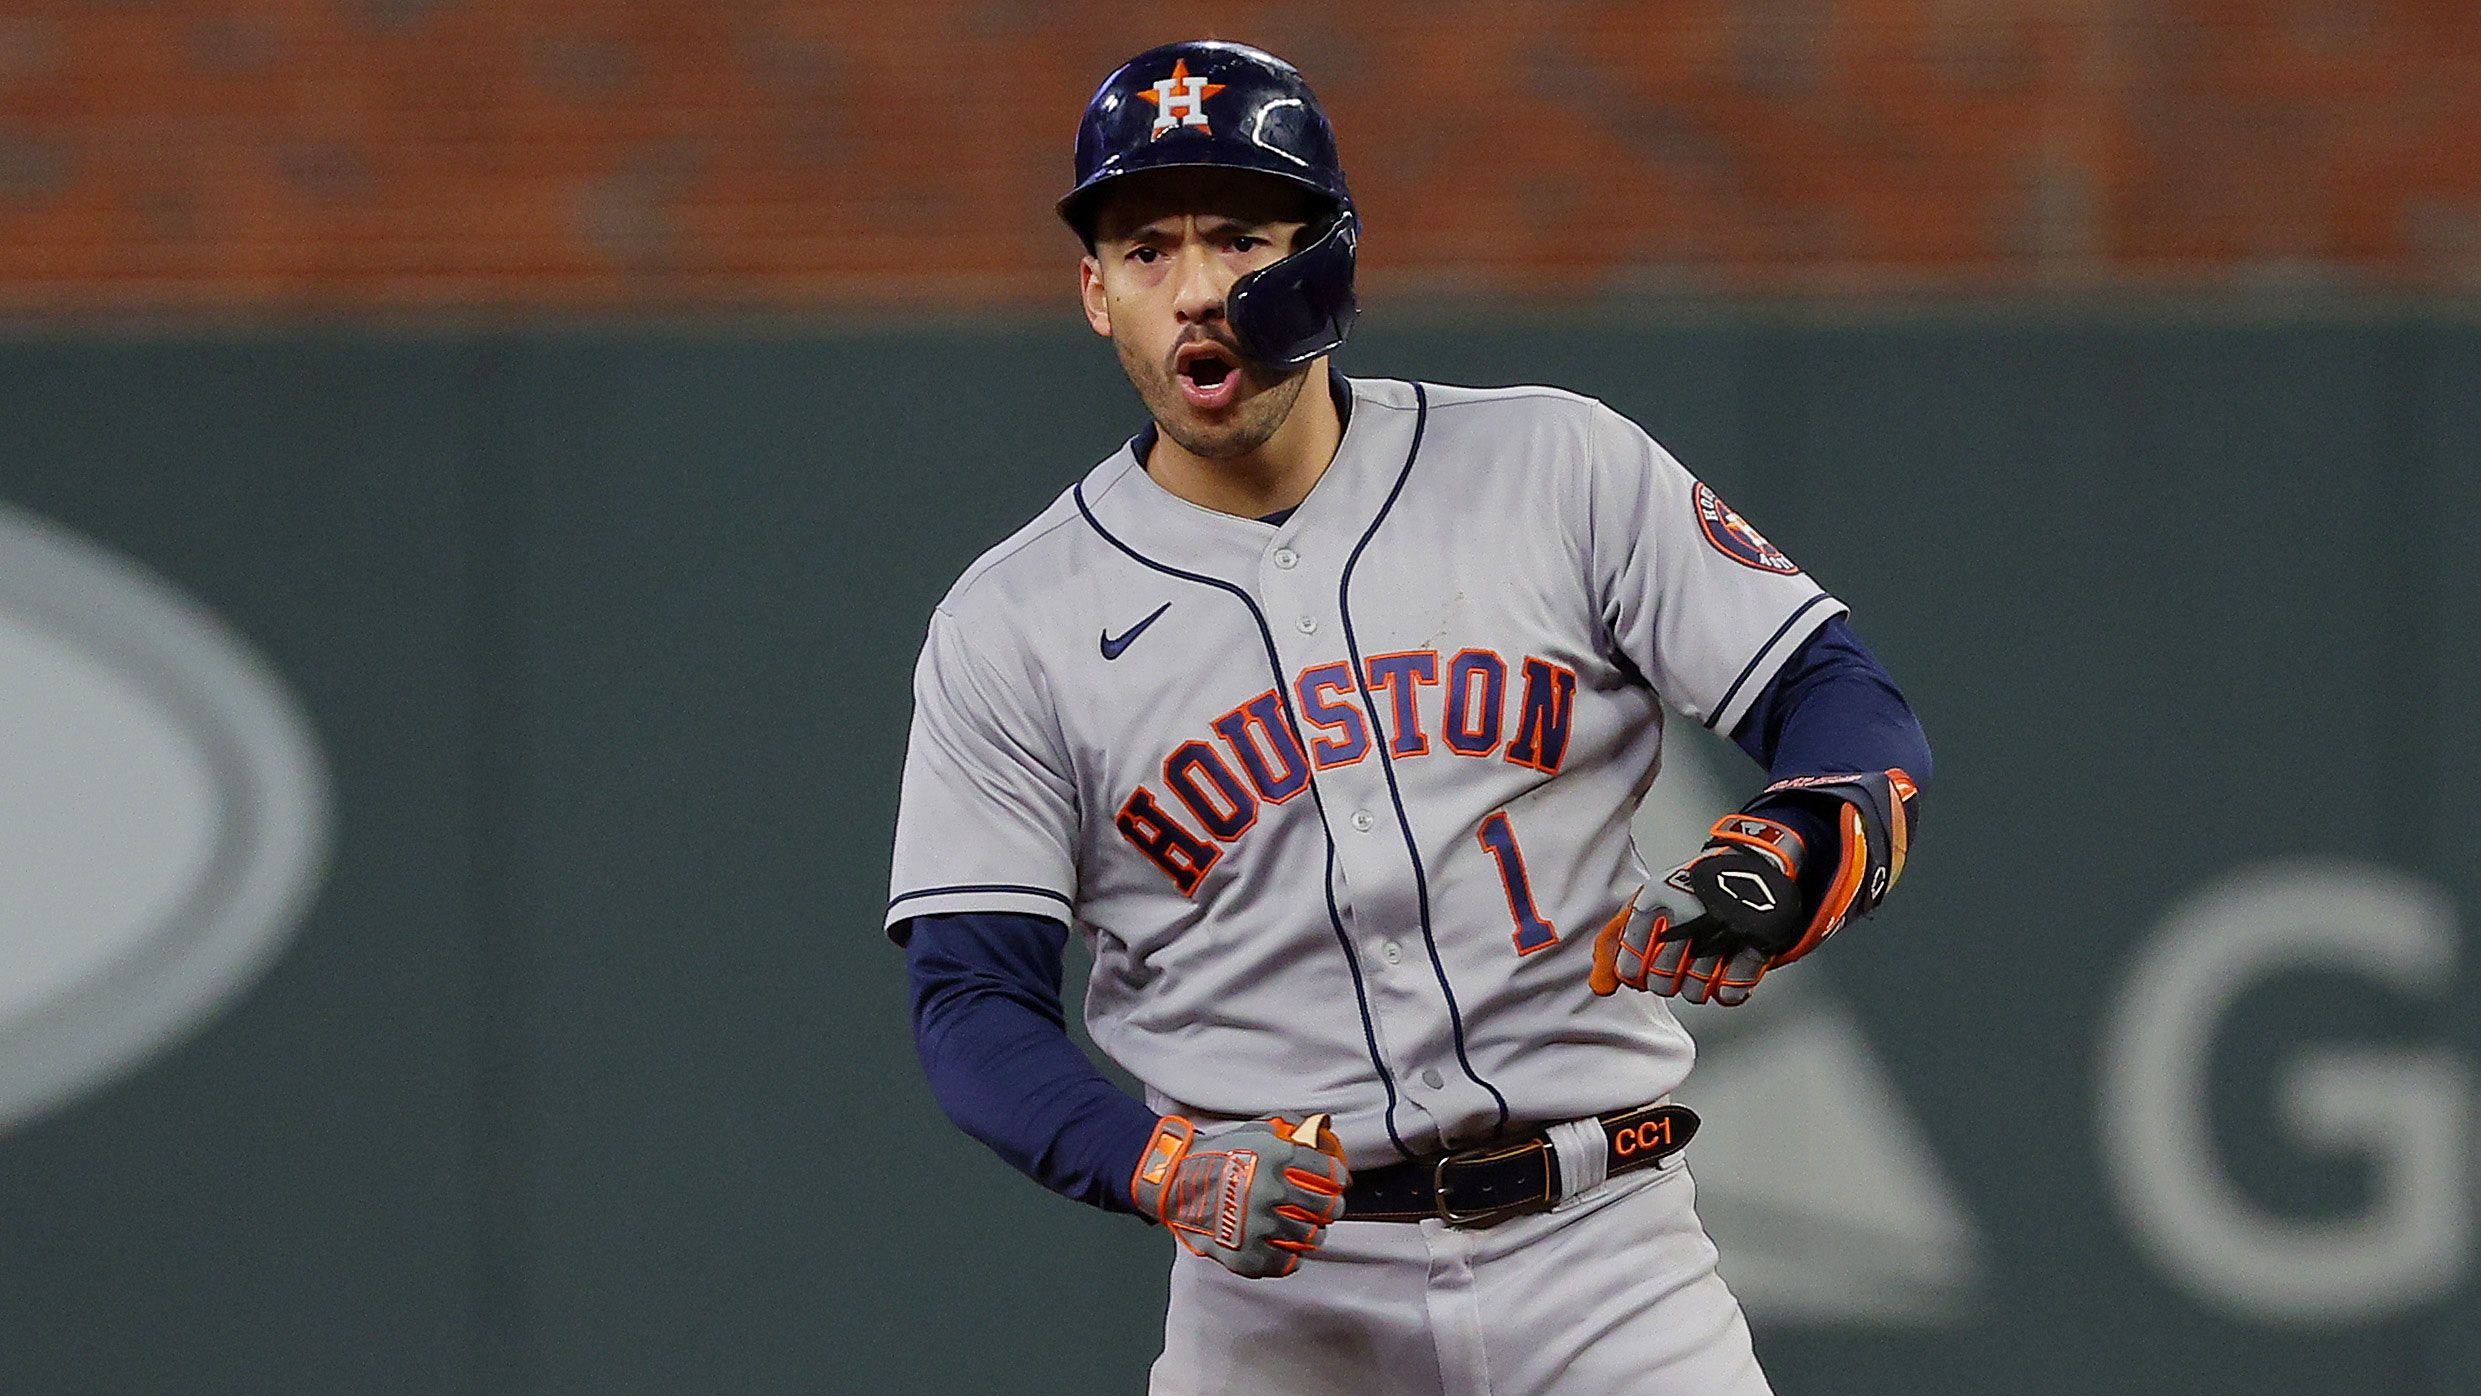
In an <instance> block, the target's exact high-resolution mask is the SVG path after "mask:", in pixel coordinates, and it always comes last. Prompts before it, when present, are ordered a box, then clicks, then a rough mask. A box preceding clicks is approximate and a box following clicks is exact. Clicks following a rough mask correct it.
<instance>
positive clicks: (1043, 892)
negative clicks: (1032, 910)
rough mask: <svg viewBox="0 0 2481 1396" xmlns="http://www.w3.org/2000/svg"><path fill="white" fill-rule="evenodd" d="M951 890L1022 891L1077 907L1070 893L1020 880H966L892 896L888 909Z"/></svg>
mask: <svg viewBox="0 0 2481 1396" xmlns="http://www.w3.org/2000/svg"><path fill="white" fill-rule="evenodd" d="M950 892H1022V893H1024V894H1025V895H1026V896H1029V897H1049V898H1050V899H1051V900H1053V901H1055V902H1058V903H1059V904H1060V905H1061V906H1064V907H1068V908H1070V909H1072V910H1073V909H1074V908H1075V907H1076V903H1075V902H1073V901H1070V900H1069V898H1068V894H1066V893H1064V892H1054V891H1052V890H1051V889H1050V888H1048V887H1032V886H1028V885H1026V884H1024V883H1020V882H966V883H959V884H957V885H956V886H953V887H924V888H922V889H921V890H919V891H915V892H906V893H904V894H903V895H901V896H894V897H890V898H888V899H887V909H888V910H890V911H894V910H895V909H896V908H897V907H898V906H899V905H901V904H903V903H905V902H909V901H912V900H913V899H914V898H916V897H941V896H946V895H947V894H948V893H950Z"/></svg>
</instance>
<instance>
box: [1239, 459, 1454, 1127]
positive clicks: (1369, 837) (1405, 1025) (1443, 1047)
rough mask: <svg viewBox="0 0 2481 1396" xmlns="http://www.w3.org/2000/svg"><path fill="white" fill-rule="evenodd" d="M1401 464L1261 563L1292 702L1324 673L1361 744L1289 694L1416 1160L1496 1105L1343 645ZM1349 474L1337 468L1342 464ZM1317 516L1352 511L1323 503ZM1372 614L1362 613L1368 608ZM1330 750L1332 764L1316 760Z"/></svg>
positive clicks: (1381, 736)
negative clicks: (1357, 572)
mask: <svg viewBox="0 0 2481 1396" xmlns="http://www.w3.org/2000/svg"><path fill="white" fill-rule="evenodd" d="M1408 444H1409V442H1403V443H1399V444H1398V445H1397V450H1398V452H1399V457H1398V460H1397V461H1389V462H1373V461H1362V462H1360V463H1359V468H1358V469H1357V470H1356V472H1355V474H1356V476H1357V477H1358V478H1356V479H1354V481H1353V484H1354V485H1355V488H1354V489H1352V490H1351V491H1348V492H1338V493H1349V494H1350V495H1351V496H1352V497H1351V499H1350V501H1349V502H1350V504H1351V505H1352V506H1353V508H1352V515H1353V516H1352V517H1350V518H1346V519H1342V520H1340V521H1337V522H1339V523H1340V524H1342V525H1343V526H1344V527H1348V528H1349V529H1350V530H1351V532H1350V533H1349V534H1346V533H1344V532H1343V531H1342V528H1338V527H1334V526H1329V527H1323V528H1322V527H1318V526H1317V524H1318V523H1319V522H1320V521H1324V520H1326V519H1327V518H1328V515H1329V511H1327V510H1319V511H1318V512H1317V517H1316V518H1315V519H1309V518H1305V517H1303V516H1305V515H1309V514H1310V513H1311V511H1310V510H1309V509H1307V508H1304V510H1303V511H1302V515H1296V516H1295V517H1294V519H1293V520H1291V521H1290V522H1288V523H1287V524H1286V525H1285V526H1284V527H1282V528H1280V529H1278V530H1277V531H1276V534H1275V537H1274V538H1273V539H1272V540H1271V541H1270V543H1269V544H1268V546H1267V548H1266V550H1265V552H1264V553H1263V554H1262V556H1261V557H1260V559H1259V564H1258V569H1257V576H1256V578H1255V583H1256V585H1255V587H1254V590H1255V592H1256V594H1257V597H1258V601H1259V605H1260V606H1261V607H1262V608H1263V609H1264V611H1265V613H1266V615H1267V618H1268V620H1269V622H1270V628H1271V629H1272V630H1273V631H1274V633H1275V645H1276V651H1277V654H1278V655H1279V657H1280V658H1281V660H1282V662H1283V668H1284V671H1285V673H1286V675H1288V676H1290V677H1291V679H1292V681H1293V682H1294V683H1295V684H1296V686H1297V687H1298V688H1301V689H1308V688H1309V687H1310V685H1311V684H1314V683H1315V682H1316V680H1315V679H1314V678H1313V679H1311V680H1309V682H1308V683H1304V682H1303V676H1305V675H1311V674H1313V673H1314V672H1315V671H1318V670H1321V669H1324V670H1326V671H1327V672H1328V673H1329V674H1336V673H1338V671H1340V676H1341V677H1342V678H1343V679H1344V680H1345V681H1346V685H1347V686H1345V687H1343V688H1341V689H1329V690H1327V691H1326V692H1327V694H1328V695H1330V696H1331V697H1332V698H1333V699H1334V700H1335V702H1337V703H1338V704H1340V705H1342V706H1344V707H1346V708H1348V709H1349V710H1350V712H1351V713H1352V719H1351V723H1350V725H1349V727H1348V728H1347V730H1348V731H1349V732H1351V733H1353V734H1357V741H1352V742H1350V743H1348V744H1346V749H1343V750H1338V749H1337V745H1336V744H1337V741H1338V739H1337V737H1336V735H1335V734H1334V732H1333V731H1332V729H1328V728H1322V727H1321V726H1319V725H1318V724H1317V722H1316V720H1315V718H1314V716H1313V713H1314V711H1315V710H1316V705H1315V704H1314V702H1313V698H1314V696H1315V695H1314V694H1313V693H1312V692H1308V691H1300V692H1296V693H1295V695H1294V696H1295V700H1296V710H1297V711H1299V712H1300V713H1301V720H1302V733H1301V736H1302V740H1303V743H1304V748H1305V749H1306V750H1308V751H1309V752H1310V753H1311V761H1310V769H1311V774H1310V779H1311V780H1312V782H1313V783H1315V784H1316V786H1317V787H1318V792H1319V796H1320V803H1321V805H1322V806H1323V808H1324V810H1325V814H1326V820H1327V832H1328V836H1329V838H1330V839H1331V840H1332V841H1333V843H1334V847H1335V863H1336V884H1337V885H1336V889H1335V890H1336V906H1337V908H1338V910H1339V911H1340V912H1341V914H1342V916H1343V921H1344V927H1343V929H1344V932H1345V935H1346V937H1347V938H1348V940H1349V941H1350V942H1351V944H1352V947H1353V951H1354V954H1355V955H1356V956H1357V957H1358V959H1359V961H1360V965H1361V972H1362V976H1363V980H1364V983H1365V986H1366V988H1365V993H1366V995H1367V998H1368V1001H1369V1006H1370V1012H1371V1014H1372V1015H1373V1017H1374V1018H1375V1020H1376V1021H1375V1024H1374V1026H1375V1028H1376V1034H1375V1035H1376V1036H1377V1039H1378V1042H1379V1046H1380V1050H1381V1052H1382V1053H1384V1054H1385V1056H1386V1058H1387V1060H1386V1068H1387V1070H1388V1072H1389V1073H1390V1074H1391V1075H1393V1077H1394V1078H1395V1083H1396V1090H1397V1095H1398V1100H1399V1105H1398V1109H1397V1114H1396V1118H1395V1121H1394V1124H1395V1128H1396V1131H1397V1134H1398V1135H1399V1137H1401V1138H1402V1139H1403V1141H1404V1142H1405V1143H1406V1144H1407V1145H1409V1146H1411V1147H1412V1148H1414V1149H1416V1150H1433V1149H1438V1148H1441V1147H1444V1146H1445V1142H1446V1141H1445V1139H1444V1137H1443V1131H1445V1130H1447V1129H1449V1128H1450V1127H1452V1126H1453V1125H1454V1124H1455V1123H1456V1122H1458V1121H1462V1120H1472V1119H1476V1118H1479V1119H1482V1120H1485V1121H1487V1120H1494V1119H1496V1118H1497V1115H1498V1103H1497V1101H1496V1099H1495V1098H1494V1097H1493V1096H1491V1095H1490V1093H1489V1092H1487V1091H1486V1090H1484V1089H1483V1088H1482V1087H1481V1086H1480V1085H1479V1084H1477V1083H1476V1082H1475V1081H1474V1080H1473V1079H1472V1078H1471V1077H1470V1076H1468V1075H1466V1074H1465V1072H1464V1071H1463V1070H1462V1069H1461V1067H1460V1066H1459V1064H1458V1062H1457V1060H1456V1054H1455V1048H1454V1023H1453V1022H1452V1015H1451V1011H1450V1009H1449V1006H1448V995H1449V993H1450V992H1451V988H1450V985H1449V984H1448V983H1447V982H1446V979H1445V974H1444V971H1443V970H1442V968H1441V967H1440V965H1439V964H1438V963H1437V962H1436V961H1435V960H1434V959H1433V957H1432V953H1431V946H1430V942H1429V939H1428V937H1427V936H1426V935H1425V934H1424V929H1423V925H1422V905H1421V900H1422V899H1421V895H1420V893H1421V878H1422V869H1421V868H1420V867H1419V866H1418V863H1417V859H1418V854H1417V852H1416V850H1415V848H1414V845H1413V843H1412V841H1411V838H1410V837H1409V836H1408V834H1407V829H1406V825H1407V823H1408V820H1407V819H1406V818H1405V817H1404V815H1403V812H1402V811H1401V810H1400V808H1399V805H1398V802H1397V800H1396V798H1395V794H1394V792H1393V791H1391V789H1390V788H1389V782H1388V779H1387V769H1386V766H1387V763H1388V762H1389V761H1390V760H1391V759H1392V757H1391V756H1390V754H1389V752H1388V751H1387V734H1386V733H1385V732H1384V730H1383V729H1379V730H1373V729H1371V727H1370V726H1369V723H1368V721H1367V718H1366V717H1365V716H1364V715H1365V714H1366V713H1367V712H1368V711H1369V710H1370V708H1371V706H1372V705H1371V704H1370V702H1369V700H1368V696H1367V695H1366V694H1365V693H1364V692H1363V688H1362V686H1363V685H1364V684H1366V683H1367V682H1368V675H1366V674H1357V673H1354V672H1352V671H1353V667H1354V666H1353V665H1352V663H1351V660H1350V657H1349V651H1348V649H1347V646H1346V640H1345V633H1344V624H1343V622H1344V615H1343V609H1342V607H1343V592H1342V583H1343V570H1344V566H1345V563H1346V560H1347V558H1348V556H1349V554H1350V551H1351V547H1352V542H1353V540H1354V539H1356V538H1358V537H1359V536H1360V535H1361V533H1362V531H1363V530H1365V529H1367V528H1368V527H1369V526H1370V525H1371V523H1372V522H1374V521H1375V519H1376V515H1377V511H1378V509H1379V508H1380V507H1381V506H1382V505H1383V503H1384V501H1385V498H1386V494H1387V489H1388V487H1389V486H1392V485H1393V483H1394V481H1395V477H1396V470H1395V469H1394V468H1393V467H1395V466H1397V465H1398V464H1399V463H1400V459H1401V451H1402V450H1403V449H1404V446H1405V445H1408ZM1339 464H1341V462H1339ZM1317 502H1318V503H1320V504H1327V505H1334V504H1338V503H1342V502H1344V501H1341V500H1338V499H1336V498H1333V497H1327V498H1320V499H1318V500H1317ZM1364 604H1365V605H1366V604H1368V603H1367V602H1365V603H1364ZM1322 744H1324V745H1325V748H1326V750H1327V751H1328V753H1329V757H1330V759H1329V760H1327V761H1321V760H1319V759H1318V753H1319V751H1320V750H1321V746H1322Z"/></svg>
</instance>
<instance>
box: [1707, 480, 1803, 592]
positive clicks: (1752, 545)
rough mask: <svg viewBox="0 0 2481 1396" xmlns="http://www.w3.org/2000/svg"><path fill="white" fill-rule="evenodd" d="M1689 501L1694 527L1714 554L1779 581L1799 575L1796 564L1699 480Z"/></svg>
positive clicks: (1712, 489) (1798, 566)
mask: <svg viewBox="0 0 2481 1396" xmlns="http://www.w3.org/2000/svg"><path fill="white" fill-rule="evenodd" d="M1690 497H1691V499H1692V501H1693V503H1694V504H1695V506H1696V509H1697V527H1698V528H1699V529H1700V530H1701V531H1703V532H1704V533H1705V535H1706V541H1707V542H1708V543H1711V544H1713V545H1714V550H1715V551H1716V552H1718V553H1721V554H1722V555H1723V556H1725V557H1727V558H1730V559H1731V560H1732V561H1734V562H1737V563H1739V564H1740V565H1741V566H1743V567H1754V568H1756V569H1757V570H1758V571H1760V572H1772V573H1774V574H1775V575H1776V576H1779V577H1789V576H1793V575H1795V574H1797V573H1798V572H1799V571H1800V564H1798V563H1796V562H1794V561H1792V560H1791V559H1790V558H1788V557H1785V556H1784V555H1783V550H1782V549H1781V548H1778V547H1776V546H1775V545H1774V544H1772V543H1769V542H1767V541H1766V535H1765V534H1763V533H1760V532H1758V531H1757V526H1756V525H1754V524H1752V523H1750V522H1749V521H1748V520H1747V519H1744V518H1742V517H1740V515H1739V513H1738V512H1737V511H1735V510H1734V509H1733V508H1732V507H1731V506H1730V505H1728V504H1725V503H1724V502H1723V497H1722V496H1721V495H1718V494H1716V493H1715V492H1714V487H1713V486H1711V485H1708V484H1707V483H1706V482H1705V481H1703V480H1700V481H1698V482H1697V487H1696V489H1694V490H1693V491H1691V492H1690Z"/></svg>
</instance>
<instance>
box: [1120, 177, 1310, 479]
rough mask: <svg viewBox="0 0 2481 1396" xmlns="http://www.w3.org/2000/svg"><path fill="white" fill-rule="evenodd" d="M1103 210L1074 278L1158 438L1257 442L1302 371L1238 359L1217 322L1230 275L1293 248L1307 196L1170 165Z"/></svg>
mask: <svg viewBox="0 0 2481 1396" xmlns="http://www.w3.org/2000/svg"><path fill="white" fill-rule="evenodd" d="M1126 183H1127V184H1128V185H1129V186H1131V187H1128V188H1127V189H1125V190H1124V191H1121V192H1115V193H1114V194H1113V195H1112V197H1111V198H1110V199H1109V201H1107V202H1106V203H1105V204H1104V205H1103V207H1102V208H1101V210H1100V211H1099V213H1098V217H1097V220H1096V224H1095V239H1094V255H1092V256H1090V257H1088V258H1086V259H1085V262H1084V265H1083V268H1082V270H1081V273H1080V281H1081V285H1082V287H1083V290H1084V294H1085V315H1086V322H1087V323H1088V324H1090V325H1092V326H1093V327H1094V332H1095V333H1096V334H1100V335H1106V336H1109V337H1110V339H1111V343H1112V347H1113V348H1114V349H1115V350H1117V351H1118V352H1119V355H1120V366H1121V367H1122V368H1123V369H1125V370H1127V372H1128V376H1129V382H1130V383H1132V384H1134V385H1136V388H1137V395H1138V396H1139V397H1140V398H1143V399H1144V400H1145V404H1146V410H1147V411H1148V412H1150V413H1152V414H1153V416H1154V420H1155V422H1156V423H1157V424H1158V425H1159V426H1160V427H1161V428H1162V429H1163V434H1164V435H1166V436H1168V437H1170V438H1171V439H1172V440H1174V441H1176V442H1178V443H1179V444H1180V445H1181V447H1182V448H1184V449H1186V450H1187V451H1189V452H1190V453H1191V454H1193V455H1197V456H1202V457H1205V458H1207V459H1220V458H1226V457H1231V456H1239V455H1245V454H1247V453H1249V452H1251V451H1254V450H1256V449H1257V448H1258V447H1260V446H1262V445H1264V444H1265V443H1266V441H1267V439H1268V438H1269V437H1271V436H1273V435H1274V434H1275V429H1276V428H1278V427H1280V426H1282V425H1283V423H1284V419H1285V418H1286V417H1287V416H1289V415H1291V412H1292V405H1293V404H1294V403H1295V402H1297V401H1298V400H1299V399H1300V396H1301V388H1302V385H1303V384H1305V383H1307V382H1308V381H1309V378H1308V373H1307V370H1306V369H1294V370H1291V371H1289V372H1270V371H1268V370H1266V369H1263V368H1261V367H1258V366H1256V365H1253V364H1250V363H1248V362H1247V361H1245V360H1244V359H1243V358H1242V357H1241V352H1240V344H1239V341H1238V339H1237V338H1235V336H1234V335H1233V333H1232V327H1231V324H1230V322H1228V321H1227V320H1225V319H1224V313H1223V312H1224V297H1225V296H1226V295H1228V294H1229V293H1230V291H1231V289H1232V283H1233V282H1235V281H1238V280H1240V279H1241V278H1242V277H1244V276H1246V275H1248V274H1249V273H1251V272H1253V271H1256V270H1257V269H1258V268H1260V267H1263V266H1266V265H1268V264H1269V263H1272V262H1274V261H1276V260H1277V259H1279V258H1281V257H1282V256H1284V255H1285V254H1286V253H1287V252H1290V251H1291V250H1292V246H1293V240H1294V238H1296V237H1297V236H1298V235H1299V234H1300V232H1301V230H1302V229H1303V228H1304V227H1306V226H1307V223H1306V221H1305V217H1306V215H1307V213H1308V212H1309V210H1308V209H1307V208H1306V207H1304V205H1305V203H1306V196H1305V195H1303V194H1302V193H1301V192H1299V191H1297V190H1294V189H1292V188H1291V187H1290V186H1288V185H1286V184H1285V183H1284V182H1283V181H1281V180H1272V179H1267V178H1265V177H1263V176H1256V175H1249V174H1245V173H1236V172H1233V171H1225V170H1166V171H1163V172H1162V173H1161V174H1158V175H1153V176H1149V177H1146V178H1143V179H1132V180H1129V181H1127V182H1126Z"/></svg>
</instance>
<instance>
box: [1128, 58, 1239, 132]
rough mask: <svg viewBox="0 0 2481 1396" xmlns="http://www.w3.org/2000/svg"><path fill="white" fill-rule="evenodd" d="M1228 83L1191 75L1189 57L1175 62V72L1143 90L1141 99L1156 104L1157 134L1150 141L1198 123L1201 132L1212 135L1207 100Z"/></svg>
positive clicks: (1155, 127)
mask: <svg viewBox="0 0 2481 1396" xmlns="http://www.w3.org/2000/svg"><path fill="white" fill-rule="evenodd" d="M1225 86H1226V84H1224V83H1220V82H1208V81H1207V80H1206V79H1204V78H1193V77H1191V76H1189V60H1188V59H1185V58H1183V59H1180V60H1179V61H1177V62H1175V63H1173V64H1172V75H1171V76H1170V77H1167V78H1165V79H1163V80H1162V81H1161V82H1158V83H1156V84H1154V86H1153V87H1152V88H1151V89H1148V90H1145V91H1141V92H1139V93H1138V94H1137V95H1138V97H1139V99H1141V100H1143V101H1148V102H1152V103H1154V133H1153V134H1152V135H1150V136H1148V137H1147V139H1148V140H1158V139H1160V138H1161V137H1162V135H1163V133H1164V132H1166V131H1168V130H1170V129H1172V128H1173V127H1175V126H1195V127H1196V128H1197V129H1198V132H1199V134H1201V135H1211V134H1212V133H1213V132H1212V128H1210V127H1209V126H1207V124H1206V99H1207V98H1209V97H1212V96H1214V95H1215V94H1216V93H1218V92H1221V91H1222V90H1223V89H1224V87H1225Z"/></svg>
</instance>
